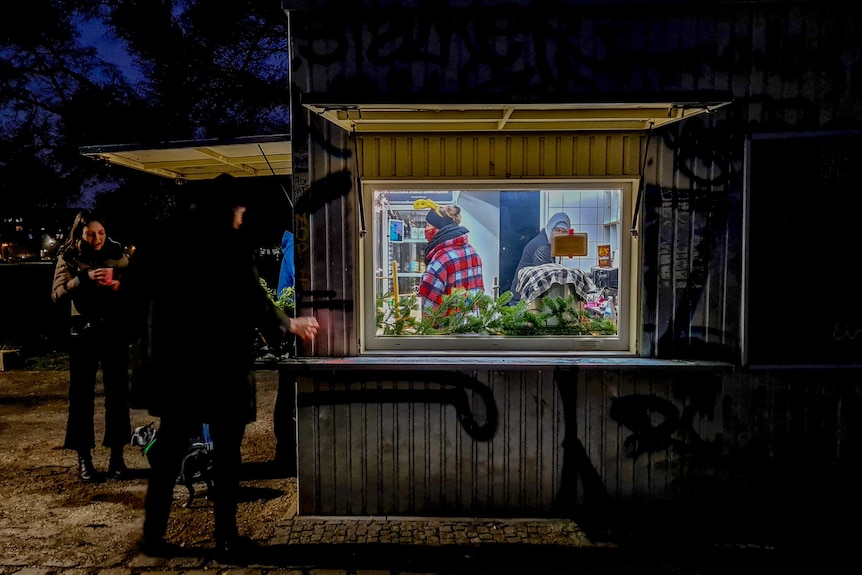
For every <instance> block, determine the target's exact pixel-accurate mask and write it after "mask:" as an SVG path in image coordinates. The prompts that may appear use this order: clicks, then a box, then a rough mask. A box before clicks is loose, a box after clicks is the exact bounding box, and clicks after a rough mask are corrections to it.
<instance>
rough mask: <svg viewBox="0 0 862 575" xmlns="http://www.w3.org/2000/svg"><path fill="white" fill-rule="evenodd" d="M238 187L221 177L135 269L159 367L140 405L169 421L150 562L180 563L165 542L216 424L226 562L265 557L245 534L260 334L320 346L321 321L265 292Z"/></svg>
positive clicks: (144, 548)
mask: <svg viewBox="0 0 862 575" xmlns="http://www.w3.org/2000/svg"><path fill="white" fill-rule="evenodd" d="M232 181H233V178H230V177H228V178H227V180H225V179H224V178H217V179H216V181H215V182H214V186H213V188H212V189H210V190H206V191H205V193H203V194H202V195H201V198H200V200H199V201H198V202H195V203H193V204H192V205H191V207H190V209H189V210H188V211H187V213H185V214H184V215H183V216H182V217H181V218H179V219H178V220H177V221H175V222H174V223H173V224H171V225H170V226H169V227H168V229H166V230H163V231H161V232H159V233H158V234H157V235H156V236H155V241H154V242H153V244H151V245H149V246H148V245H146V244H142V245H141V246H140V247H139V248H138V250H137V251H136V253H135V257H134V258H133V262H132V263H133V265H130V266H129V272H128V282H127V285H128V286H129V292H128V293H129V297H130V298H131V300H132V301H133V302H136V303H135V305H134V307H135V309H136V311H137V314H136V315H137V317H138V325H140V326H145V328H146V337H145V339H146V344H145V346H144V347H145V352H144V355H145V357H146V361H147V362H148V364H149V366H148V376H147V378H146V383H145V391H144V392H143V393H142V394H136V395H138V396H139V400H140V403H141V407H145V408H147V409H148V410H149V412H150V414H151V415H154V416H157V417H159V427H158V431H157V433H158V435H157V441H156V442H155V443H154V444H153V446H152V448H151V450H150V452H149V456H150V465H151V470H150V475H149V481H148V485H147V494H146V499H145V518H144V527H143V534H142V537H141V539H139V540H138V542H137V546H138V549H139V551H141V552H142V553H144V554H146V555H150V556H162V557H164V556H172V555H177V554H180V553H179V552H180V550H179V549H178V548H177V547H176V546H173V545H171V544H170V543H169V542H168V541H166V539H165V535H166V533H167V527H168V519H169V516H170V511H171V505H172V500H173V492H174V486H175V484H176V481H177V476H178V475H179V472H180V468H181V465H182V459H183V456H184V454H185V453H186V448H187V446H188V440H189V438H190V437H197V436H199V435H200V432H201V427H202V425H203V424H204V423H206V424H208V425H209V432H210V437H211V439H212V448H213V481H214V490H213V491H214V493H213V494H212V497H211V498H212V500H213V511H214V523H215V544H216V559H217V560H218V561H219V562H222V563H232V564H241V563H243V562H244V561H245V560H247V558H248V555H249V553H250V552H252V551H253V550H254V549H255V548H256V546H255V543H254V542H253V541H252V540H250V539H248V538H245V537H240V536H239V533H238V529H237V508H238V501H239V475H240V467H241V464H242V456H241V451H240V448H241V444H242V440H243V436H244V434H245V427H246V424H248V423H249V422H251V421H254V420H255V418H256V410H257V406H256V389H255V380H254V373H253V370H252V369H253V362H254V352H255V337H256V331H255V328H258V329H259V330H260V332H261V333H262V334H263V335H264V337H265V338H266V339H267V341H268V342H269V343H272V344H275V343H276V342H277V341H279V339H280V337H281V336H283V335H285V334H286V333H287V332H290V333H293V334H296V336H297V337H299V338H301V339H303V340H311V339H313V338H314V337H315V336H316V335H317V331H318V327H319V324H318V322H317V319H315V318H313V317H295V318H290V317H288V316H287V315H285V314H284V312H282V311H281V310H279V309H278V308H277V307H275V306H274V305H273V303H272V301H271V300H270V299H269V296H268V295H267V293H266V291H265V289H264V288H263V286H262V285H261V284H260V279H259V276H258V272H257V268H256V266H255V261H254V252H253V250H252V249H251V247H250V244H249V243H248V242H246V240H245V239H244V236H243V233H242V232H241V230H240V227H241V225H242V219H243V214H244V212H245V207H244V206H243V202H242V200H241V198H240V196H239V195H238V194H237V193H236V192H235V191H234V189H233V187H232V185H231V183H232ZM139 385H140V384H139ZM187 552H188V551H186V553H187Z"/></svg>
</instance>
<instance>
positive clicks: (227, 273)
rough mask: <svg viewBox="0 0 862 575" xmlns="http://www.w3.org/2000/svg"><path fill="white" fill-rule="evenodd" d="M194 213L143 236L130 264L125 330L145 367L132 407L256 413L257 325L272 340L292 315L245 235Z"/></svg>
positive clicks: (210, 415)
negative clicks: (272, 294)
mask: <svg viewBox="0 0 862 575" xmlns="http://www.w3.org/2000/svg"><path fill="white" fill-rule="evenodd" d="M222 223H223V222H220V221H212V220H211V218H209V217H207V216H205V215H202V214H192V215H191V216H188V217H184V218H181V219H179V220H178V221H176V222H174V223H173V224H171V225H169V226H168V227H167V229H165V230H162V231H160V232H159V233H158V234H157V237H156V238H155V239H154V241H152V242H150V244H149V245H146V244H145V245H142V246H141V247H140V248H139V249H138V251H137V252H136V254H135V256H134V257H133V258H132V263H131V265H130V267H129V272H128V277H127V281H126V283H125V285H126V286H128V288H129V289H128V291H127V296H128V297H129V298H130V299H131V300H132V301H133V302H134V303H133V304H132V305H133V307H134V308H135V310H136V319H135V321H134V322H133V323H132V326H133V329H132V331H131V335H132V336H133V337H132V339H133V340H134V339H137V338H139V337H141V336H143V341H142V342H141V343H140V349H139V351H140V352H141V353H142V354H143V357H140V358H138V359H139V360H142V361H143V362H144V364H145V366H146V368H145V370H144V373H145V376H144V377H142V378H133V386H134V387H135V388H134V389H133V401H134V402H135V407H139V408H147V409H148V410H149V412H150V414H152V415H155V416H165V415H170V414H173V415H180V416H182V417H183V418H185V419H186V420H189V421H192V422H194V421H199V422H201V423H204V422H207V423H211V422H213V421H219V420H226V421H236V420H241V421H244V422H246V423H247V422H250V421H254V419H255V417H256V389H255V382H254V372H253V369H252V368H253V362H254V349H255V338H256V337H257V332H256V330H255V328H259V329H260V330H261V333H263V334H264V335H265V336H267V338H268V340H274V341H277V340H278V338H280V337H281V335H282V334H283V333H285V332H286V328H287V326H289V319H288V318H287V316H286V315H285V314H284V313H283V312H282V311H281V310H279V309H278V308H276V307H275V306H274V305H273V304H272V302H271V301H270V299H269V297H268V296H267V294H266V292H265V290H264V288H263V287H262V286H261V284H260V279H259V276H258V272H257V268H256V266H255V261H254V255H253V252H252V250H251V249H250V248H249V247H248V246H246V245H245V243H244V241H243V239H242V234H241V233H240V232H239V231H237V230H234V229H232V228H229V227H228V226H226V225H222Z"/></svg>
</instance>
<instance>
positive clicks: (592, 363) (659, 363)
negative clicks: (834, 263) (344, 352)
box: [255, 354, 733, 371]
mask: <svg viewBox="0 0 862 575" xmlns="http://www.w3.org/2000/svg"><path fill="white" fill-rule="evenodd" d="M255 368H256V369H280V368H291V369H300V370H311V371H315V370H337V369H380V368H386V369H396V370H399V371H400V370H404V371H406V370H451V369H464V368H470V369H492V370H512V369H553V368H579V369H581V368H583V369H603V368H605V369H607V368H612V369H710V370H715V369H720V370H726V369H733V364H730V363H725V362H719V361H705V360H703V361H702V360H686V359H652V358H642V357H636V356H620V355H618V354H617V355H608V356H604V357H601V356H591V357H576V356H571V355H543V356H535V355H530V356H523V355H521V356H516V355H508V356H500V355H495V356H492V355H458V356H453V355H445V356H428V355H422V356H418V355H407V354H398V355H395V354H392V355H383V354H380V355H363V356H356V357H310V358H302V357H300V358H291V359H286V360H280V361H271V362H264V361H258V362H256V364H255Z"/></svg>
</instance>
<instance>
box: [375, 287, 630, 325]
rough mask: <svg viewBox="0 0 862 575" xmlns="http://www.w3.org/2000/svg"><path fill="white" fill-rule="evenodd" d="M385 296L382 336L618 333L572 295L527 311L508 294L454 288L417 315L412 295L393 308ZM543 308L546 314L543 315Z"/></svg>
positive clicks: (550, 299)
mask: <svg viewBox="0 0 862 575" xmlns="http://www.w3.org/2000/svg"><path fill="white" fill-rule="evenodd" d="M392 299H393V298H392V297H391V296H389V295H386V296H383V295H379V296H378V297H377V317H376V319H377V328H378V331H379V332H381V333H382V335H466V334H483V335H510V336H535V335H593V336H600V335H616V333H617V326H616V323H614V322H613V321H610V320H606V319H601V318H594V317H592V316H591V315H590V314H588V313H587V312H585V311H584V310H582V309H580V304H579V303H576V302H575V298H574V296H573V295H568V296H555V297H546V298H543V301H542V304H543V306H544V308H545V309H544V310H542V311H536V310H529V309H527V303H526V302H524V301H519V302H518V303H517V304H515V305H511V306H510V305H508V304H509V301H510V300H511V299H512V292H510V291H507V292H504V293H503V294H502V295H500V297H499V298H497V299H494V298H493V297H491V296H489V295H488V294H486V293H484V292H479V293H477V294H472V295H471V294H468V292H467V291H466V290H463V289H461V290H454V291H453V292H452V293H450V294H447V295H444V296H443V299H442V301H441V302H440V305H439V306H438V307H437V309H435V310H432V311H427V312H425V313H424V315H423V316H422V317H421V319H420V318H418V317H416V316H417V314H415V313H411V312H416V311H417V310H418V309H419V299H418V298H417V296H416V295H414V294H411V295H409V296H406V297H402V298H399V301H398V302H397V304H396V303H395V302H393V301H392ZM545 310H547V311H545Z"/></svg>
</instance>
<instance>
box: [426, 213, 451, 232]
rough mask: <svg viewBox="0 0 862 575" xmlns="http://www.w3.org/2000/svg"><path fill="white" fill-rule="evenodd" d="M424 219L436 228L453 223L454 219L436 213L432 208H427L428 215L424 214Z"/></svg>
mask: <svg viewBox="0 0 862 575" xmlns="http://www.w3.org/2000/svg"><path fill="white" fill-rule="evenodd" d="M425 221H427V222H428V223H429V224H431V225H432V226H434V227H435V228H437V229H441V228H444V227H446V226H450V225H453V224H454V223H455V220H452V219H450V218H448V217H446V216H444V215H442V214H440V213H438V212H437V211H436V210H435V209H434V208H431V209H430V210H428V215H427V216H425Z"/></svg>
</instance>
